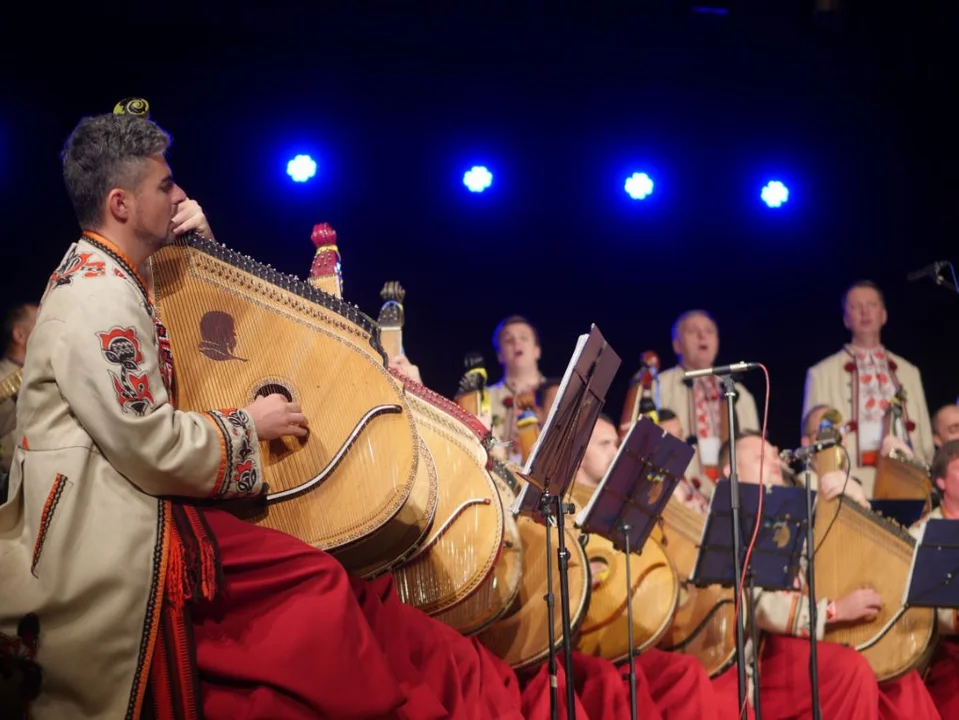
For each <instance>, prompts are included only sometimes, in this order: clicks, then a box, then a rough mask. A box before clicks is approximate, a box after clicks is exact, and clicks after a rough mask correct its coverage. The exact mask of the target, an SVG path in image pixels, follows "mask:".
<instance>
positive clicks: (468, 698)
mask: <svg viewBox="0 0 959 720" xmlns="http://www.w3.org/2000/svg"><path fill="white" fill-rule="evenodd" d="M350 582H351V584H352V586H353V591H354V593H355V594H356V598H357V600H358V601H359V605H360V607H361V608H362V609H363V614H364V615H365V617H366V620H367V623H368V624H369V626H370V627H371V628H372V629H373V635H374V636H375V637H376V639H377V641H378V642H379V644H380V647H381V648H382V649H383V652H384V654H385V655H386V658H387V661H388V662H389V664H390V667H391V669H392V671H393V674H394V675H395V677H396V678H397V679H398V680H399V682H400V685H401V687H402V688H403V690H404V691H405V693H406V696H407V702H406V704H405V705H404V706H403V708H402V710H401V714H402V716H403V717H407V718H410V720H414V719H415V720H431V719H432V718H437V719H438V718H450V717H452V718H463V720H487V719H488V720H492V719H493V718H496V719H497V720H499V719H500V718H501V719H502V720H522V718H523V715H522V712H521V700H520V691H519V682H518V680H517V679H516V675H515V673H513V671H512V669H511V668H510V667H509V666H508V665H506V664H505V663H503V662H502V661H501V660H499V658H496V657H494V656H493V655H492V654H491V653H490V652H489V651H488V650H486V648H484V647H483V646H482V645H480V644H479V642H478V641H476V640H472V639H468V638H465V637H463V636H462V635H460V634H459V633H457V632H456V631H455V630H452V629H451V628H449V627H447V626H446V625H444V624H443V623H441V622H439V621H438V620H434V619H433V618H431V617H429V616H428V615H426V614H424V613H422V612H420V611H419V610H417V609H415V608H412V607H409V606H407V605H404V604H403V603H402V602H400V598H399V595H397V593H396V589H395V587H394V585H393V578H392V576H390V575H385V576H382V577H380V578H377V579H376V580H373V581H366V580H360V579H359V578H351V579H350Z"/></svg>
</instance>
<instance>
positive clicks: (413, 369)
mask: <svg viewBox="0 0 959 720" xmlns="http://www.w3.org/2000/svg"><path fill="white" fill-rule="evenodd" d="M390 369H391V370H395V371H396V372H398V373H401V374H403V375H406V377H408V378H409V379H410V380H412V381H413V382H418V383H419V384H420V385H422V384H423V379H422V378H421V377H420V369H419V367H417V366H416V365H414V364H413V363H411V362H410V361H409V358H407V357H406V355H397V356H396V357H392V358H390Z"/></svg>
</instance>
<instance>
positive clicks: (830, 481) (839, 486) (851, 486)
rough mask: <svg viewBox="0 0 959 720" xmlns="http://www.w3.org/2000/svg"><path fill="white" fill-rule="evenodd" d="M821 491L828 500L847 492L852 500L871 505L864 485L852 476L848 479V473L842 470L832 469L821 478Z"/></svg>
mask: <svg viewBox="0 0 959 720" xmlns="http://www.w3.org/2000/svg"><path fill="white" fill-rule="evenodd" d="M819 492H820V494H821V495H822V497H823V498H825V499H826V500H832V499H833V498H837V497H839V496H840V495H842V494H844V493H845V495H846V497H848V498H849V499H850V500H855V501H856V502H857V503H859V504H860V505H862V506H863V507H867V508H868V507H870V505H869V500H868V499H867V498H866V493H865V492H863V489H862V485H860V484H859V483H857V482H856V481H855V480H853V479H852V478H848V480H847V478H846V473H845V472H843V471H842V470H830V471H829V472H827V473H826V474H825V475H823V476H822V477H821V478H819Z"/></svg>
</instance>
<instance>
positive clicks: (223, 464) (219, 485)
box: [201, 413, 231, 497]
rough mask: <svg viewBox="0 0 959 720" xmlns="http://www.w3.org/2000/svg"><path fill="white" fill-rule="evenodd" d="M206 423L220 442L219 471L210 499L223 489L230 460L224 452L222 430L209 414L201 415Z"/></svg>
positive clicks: (224, 444) (224, 440)
mask: <svg viewBox="0 0 959 720" xmlns="http://www.w3.org/2000/svg"><path fill="white" fill-rule="evenodd" d="M201 414H202V415H203V417H204V418H206V420H207V422H209V423H210V425H212V426H213V429H214V430H215V431H216V438H217V440H218V441H219V442H220V469H219V470H217V473H216V482H215V483H213V490H212V491H211V492H210V497H217V496H219V494H220V491H221V490H222V489H223V483H224V482H226V476H227V472H228V471H229V468H230V461H231V458H229V457H228V456H227V452H226V438H224V437H223V429H222V428H221V427H220V426H219V425H218V424H217V422H216V420H214V419H213V417H212V416H211V415H210V414H209V413H201Z"/></svg>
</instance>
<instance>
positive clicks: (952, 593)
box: [903, 520, 959, 608]
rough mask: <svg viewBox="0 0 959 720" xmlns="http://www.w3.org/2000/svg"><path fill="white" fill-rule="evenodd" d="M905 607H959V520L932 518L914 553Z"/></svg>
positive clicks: (904, 602)
mask: <svg viewBox="0 0 959 720" xmlns="http://www.w3.org/2000/svg"><path fill="white" fill-rule="evenodd" d="M903 606H904V608H909V607H926V608H929V607H931V608H959V522H956V521H955V520H929V521H928V522H927V523H926V525H925V527H923V529H922V535H921V536H920V537H919V540H918V541H917V542H916V549H915V551H914V552H913V555H912V569H911V572H910V574H909V585H908V586H906V594H905V598H904V600H903Z"/></svg>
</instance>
